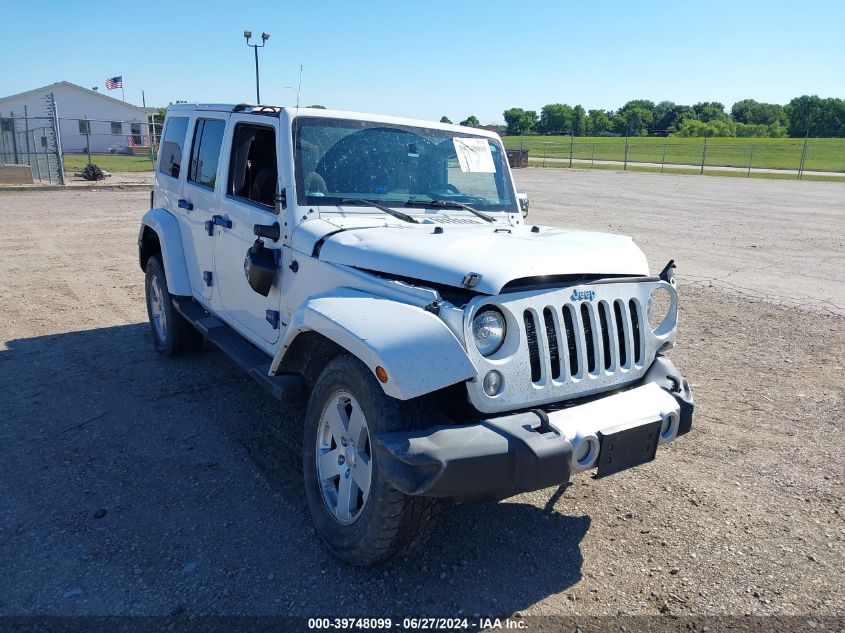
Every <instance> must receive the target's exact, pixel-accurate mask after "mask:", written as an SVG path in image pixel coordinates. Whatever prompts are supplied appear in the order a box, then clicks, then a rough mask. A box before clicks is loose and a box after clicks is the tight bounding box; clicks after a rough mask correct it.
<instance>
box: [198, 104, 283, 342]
mask: <svg viewBox="0 0 845 633" xmlns="http://www.w3.org/2000/svg"><path fill="white" fill-rule="evenodd" d="M229 126H230V131H229V133H228V134H227V143H226V145H225V146H226V147H227V148H228V149H227V156H226V160H225V163H226V170H225V172H223V171H221V173H220V179H221V180H225V185H224V190H223V191H222V193H221V196H220V207H219V208H220V213H221V214H222V216H223V221H222V222H221V223H220V224H218V225H217V226H215V231H216V234H215V237H214V272H215V275H216V278H217V284H218V293H219V296H218V299H219V300H220V301H221V302H222V306H223V311H224V312H225V313H226V315H227V316H228V317H229V318H230V319H232V320H234V321H237V322H238V323H239V324H241V325H242V326H244V327H246V328H247V329H248V330H249V331H250V332H252V333H253V334H254V335H255V337H254V338H255V339H256V342H262V341H263V342H266V343H275V342H276V341H277V340H278V339H279V332H280V329H281V327H282V325H281V323H280V321H279V307H280V304H281V294H280V292H279V275H278V273H277V276H276V281H275V283H274V284H273V287H272V288H271V289H270V293H269V294H268V296H266V297H264V296H262V295H261V294H259V293H257V292H255V291H254V290H253V289H252V287H251V286H250V285H249V282H248V281H247V277H246V274H245V272H244V260H245V258H246V255H247V251H248V250H249V249H250V247H251V246H252V245H253V243H254V242H255V241H256V236H255V234H254V232H253V229H254V227H255V225H256V224H262V225H272V224H274V223H277V222H283V220H280V219H279V217H278V216H277V215H276V212H275V196H276V191H277V187H278V181H279V176H278V171H277V170H278V163H277V155H278V137H279V129H278V128H279V120H278V119H277V118H275V117H257V116H249V115H232V117H231V119H230V122H229ZM262 241H263V242H264V245H265V246H266V247H267V248H270V249H279V252H280V253H281V248H282V244H281V240H280V241H278V242H275V241H273V240H272V239H270V238H262Z"/></svg>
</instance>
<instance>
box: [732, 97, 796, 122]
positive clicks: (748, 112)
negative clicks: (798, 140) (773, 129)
mask: <svg viewBox="0 0 845 633" xmlns="http://www.w3.org/2000/svg"><path fill="white" fill-rule="evenodd" d="M731 116H732V117H733V119H734V121H736V122H737V123H750V124H752V125H771V124H773V123H780V124H781V125H786V124H787V123H789V117H787V116H786V110H784V108H783V106H782V105H779V104H777V103H761V102H759V101H755V100H754V99H743V100H742V101H737V102H736V103H735V104H733V106H732V107H731Z"/></svg>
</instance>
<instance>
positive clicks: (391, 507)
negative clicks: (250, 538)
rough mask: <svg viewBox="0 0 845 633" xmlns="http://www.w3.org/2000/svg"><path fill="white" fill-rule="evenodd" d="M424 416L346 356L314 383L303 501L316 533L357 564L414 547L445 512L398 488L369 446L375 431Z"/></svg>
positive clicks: (411, 422)
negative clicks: (393, 484) (364, 486)
mask: <svg viewBox="0 0 845 633" xmlns="http://www.w3.org/2000/svg"><path fill="white" fill-rule="evenodd" d="M419 413H420V409H419V408H418V407H416V406H415V405H414V404H413V403H409V402H401V401H399V400H395V399H393V398H391V397H389V396H387V395H385V393H384V391H383V390H382V388H381V386H380V385H379V384H378V383H377V382H376V379H375V377H374V376H373V375H372V372H371V371H370V370H369V369H368V368H367V367H366V366H365V365H364V364H363V363H362V362H361V361H359V360H358V359H357V358H355V357H354V356H350V355H347V354H344V355H342V356H338V357H336V358H334V359H333V360H331V361H330V362H329V363H328V365H326V367H325V369H324V370H323V372H322V373H321V374H320V377H319V378H318V379H317V382H316V384H315V385H314V389H313V391H312V393H311V398H310V400H309V402H308V411H307V414H306V418H305V429H304V433H303V450H302V470H303V476H304V480H305V496H306V499H307V501H308V507H309V509H310V511H311V517H312V519H313V521H314V525H315V527H316V529H317V533H318V534H319V535H320V537H321V538H322V540H323V541H324V542H325V544H326V545H327V546H328V548H329V549H330V550H331V551H332V553H333V554H334V555H335V556H337V557H338V558H339V559H341V560H343V561H345V562H347V563H349V564H351V565H355V566H367V565H373V564H376V563H379V562H381V561H384V560H386V559H387V558H390V557H391V556H394V555H396V554H398V553H400V552H402V551H404V550H406V549H408V548H409V547H411V546H412V545H414V544H415V543H416V542H418V541H419V539H420V537H421V536H422V535H423V534H425V533H426V532H427V531H428V530H429V529H430V527H431V526H432V524H433V521H434V519H435V517H436V515H437V514H438V512H439V508H440V503H439V501H438V500H436V499H431V498H425V497H409V496H407V495H404V494H402V493H401V492H399V491H398V490H396V489H395V488H393V487H392V486H391V485H390V484H389V483H388V482H387V480H386V479H384V477H383V475H382V473H381V471H380V469H379V465H378V460H377V459H376V457H375V451H374V450H373V449H372V445H371V443H370V440H371V439H372V437H373V436H374V435H375V434H377V433H381V432H385V431H400V430H403V429H408V428H413V426H414V425H415V424H419V423H420V422H421V420H420V415H419ZM361 416H363V419H362V418H361ZM337 423H340V424H341V425H342V428H341V427H338V426H337ZM429 423H430V421H429ZM337 435H341V436H342V439H341V441H338V440H337V437H336V436H337ZM344 442H346V444H345V445H344ZM318 452H319V454H320V461H319V463H318ZM367 463H368V464H369V473H368V474H369V476H367V472H366V471H367V468H365V466H366V465H367ZM335 465H337V466H335ZM335 471H336V472H335ZM367 481H369V489H368V490H367V491H364V488H363V486H362V482H363V484H366V483H367ZM347 493H348V494H347ZM347 499H348V502H347V501H346V500H347Z"/></svg>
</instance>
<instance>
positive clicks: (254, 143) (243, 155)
mask: <svg viewBox="0 0 845 633" xmlns="http://www.w3.org/2000/svg"><path fill="white" fill-rule="evenodd" d="M278 175H279V174H278V168H277V166H276V132H275V130H274V129H273V128H272V127H268V126H266V125H253V124H249V123H239V124H238V125H237V127H236V128H235V133H234V135H233V137H232V155H231V157H230V160H229V183H228V187H227V189H226V193H227V195H229V196H233V197H235V198H240V199H242V200H246V201H249V202H253V203H256V204H259V205H262V206H265V207H269V208H270V209H272V208H273V206H274V205H273V203H274V199H275V196H276V182H277V181H278Z"/></svg>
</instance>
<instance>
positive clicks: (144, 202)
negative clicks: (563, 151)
mask: <svg viewBox="0 0 845 633" xmlns="http://www.w3.org/2000/svg"><path fill="white" fill-rule="evenodd" d="M550 172H551V173H550ZM517 179H518V181H519V183H520V186H521V188H523V189H524V190H526V191H528V192H529V194H530V195H531V199H532V210H531V216H530V219H531V220H532V221H535V222H543V223H549V224H555V225H561V226H566V225H569V226H578V227H589V228H594V229H609V230H613V231H620V232H624V233H628V234H630V235H633V236H634V237H635V238H636V239H637V241H638V242H639V243H640V244H641V245H642V246H643V248H644V250H645V251H646V254H647V255H648V256H649V260H650V262H651V265H652V267H654V268H655V269H659V268H660V267H661V266H662V265H663V263H664V262H665V261H666V260H667V259H668V258H669V257H673V258H675V259H677V260H678V262H679V268H678V277H679V281H680V289H681V293H682V299H681V300H682V307H681V311H682V313H681V325H680V333H679V344H678V346H677V347H676V348H675V350H673V351H672V352H671V357H672V358H673V360H674V361H675V362H676V363H677V364H678V366H679V367H680V368H681V369H682V371H684V373H685V374H686V375H687V376H688V377H689V379H690V381H691V382H692V384H693V388H694V391H695V398H696V405H697V410H696V418H695V423H694V426H693V431H692V432H691V433H690V434H689V435H687V436H685V437H684V438H682V439H681V440H679V441H677V442H675V443H673V444H671V445H669V446H668V447H666V448H663V449H660V451H659V454H658V459H657V460H656V461H654V462H652V463H650V464H647V465H645V466H642V467H639V468H636V469H633V470H631V471H627V472H625V473H621V474H619V475H615V476H613V477H610V478H607V479H603V480H593V479H591V478H589V477H587V476H580V477H577V478H575V480H574V481H573V482H572V484H571V485H570V486H568V487H564V488H561V489H549V490H543V491H539V492H535V493H531V494H524V495H520V496H518V497H515V498H512V499H509V500H507V501H505V502H502V503H498V504H486V505H468V506H455V507H452V508H450V509H449V510H448V511H447V512H446V513H445V515H444V517H443V520H442V523H441V525H440V526H439V528H438V529H437V531H436V532H435V534H434V535H433V539H432V540H431V541H430V542H429V544H428V545H427V546H424V547H423V548H422V549H421V550H420V551H418V552H416V553H415V554H413V555H411V556H408V557H406V558H402V559H398V560H394V561H391V562H389V563H387V564H385V565H384V566H381V567H378V568H374V569H351V568H348V567H345V566H342V565H339V564H338V563H337V562H335V560H334V559H333V558H332V557H331V555H330V554H329V553H328V552H327V551H326V550H325V549H324V548H323V546H322V545H321V544H320V543H319V542H318V540H317V538H316V536H315V534H314V531H313V529H312V527H311V524H310V520H309V517H308V511H307V507H306V504H305V500H304V497H303V493H302V491H301V489H302V481H301V474H300V469H299V454H298V446H296V445H295V442H294V441H293V439H292V438H294V437H296V433H295V431H294V429H295V427H296V425H298V424H300V423H301V420H302V416H303V407H302V405H301V404H295V405H291V406H280V405H279V404H278V403H276V402H275V401H273V400H271V399H270V398H269V397H267V396H265V395H264V393H263V392H262V391H261V390H260V388H259V387H258V386H256V385H254V384H253V383H252V382H251V381H250V379H249V378H247V377H245V376H244V375H243V374H242V373H241V372H240V371H239V370H238V369H237V368H236V367H234V366H233V365H232V364H230V363H229V362H228V361H227V360H226V359H225V358H224V357H223V356H222V355H221V354H219V353H216V352H212V351H208V352H205V353H203V354H201V355H198V356H195V357H192V358H189V359H187V360H178V361H169V360H164V359H162V358H159V357H158V356H157V355H156V354H155V352H154V351H153V348H152V345H151V344H150V341H149V334H148V329H147V325H146V314H145V308H144V300H143V283H142V282H143V276H142V273H141V271H140V269H139V268H138V265H137V261H136V256H137V255H136V244H135V240H136V239H137V227H138V221H139V219H140V216H141V214H142V213H143V212H144V210H145V209H146V207H147V206H148V199H149V197H148V194H147V193H145V192H143V191H132V192H122V191H94V192H87V191H85V192H36V193H2V194H0V217H2V218H3V223H4V230H3V231H2V232H0V279H1V280H2V281H0V323H2V324H3V330H2V335H0V382H2V385H3V389H2V391H0V444H2V447H3V448H2V453H0V566H2V572H0V614H3V615H25V614H71V615H73V614H99V615H105V614H136V615H166V614H174V615H178V614H181V615H187V614H288V615H306V616H308V615H319V616H326V615H353V614H357V615H362V614H369V615H376V614H396V613H397V612H398V613H401V614H405V615H422V614H433V613H436V614H443V615H458V614H466V615H474V614H482V615H484V614H488V615H490V614H495V615H509V614H514V613H517V612H518V613H521V614H523V615H532V614H538V615H539V614H591V615H602V614H607V615H616V614H658V613H664V614H665V613H668V614H677V615H685V614H713V615H715V614H733V615H743V614H754V615H765V614H784V615H787V614H801V615H809V614H812V615H813V616H814V617H815V616H818V617H825V616H843V615H845V609H843V604H845V489H843V484H845V450H843V448H844V447H845V442H843V418H845V415H843V406H844V405H845V371H843V369H844V368H843V365H845V327H843V325H845V317H844V316H843V315H845V309H843V306H845V259H843V253H845V251H843V241H845V235H843V234H845V217H843V215H844V214H845V208H843V200H845V187H843V186H842V185H838V184H827V183H809V182H803V183H784V182H779V181H757V180H750V181H747V182H746V181H743V180H739V179H736V180H735V179H721V178H707V177H700V178H688V177H683V176H668V175H652V174H618V173H611V172H600V173H599V172H595V173H593V172H583V171H576V172H568V171H564V170H555V171H551V170H549V171H541V170H527V171H522V172H520V173H518V175H517Z"/></svg>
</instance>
